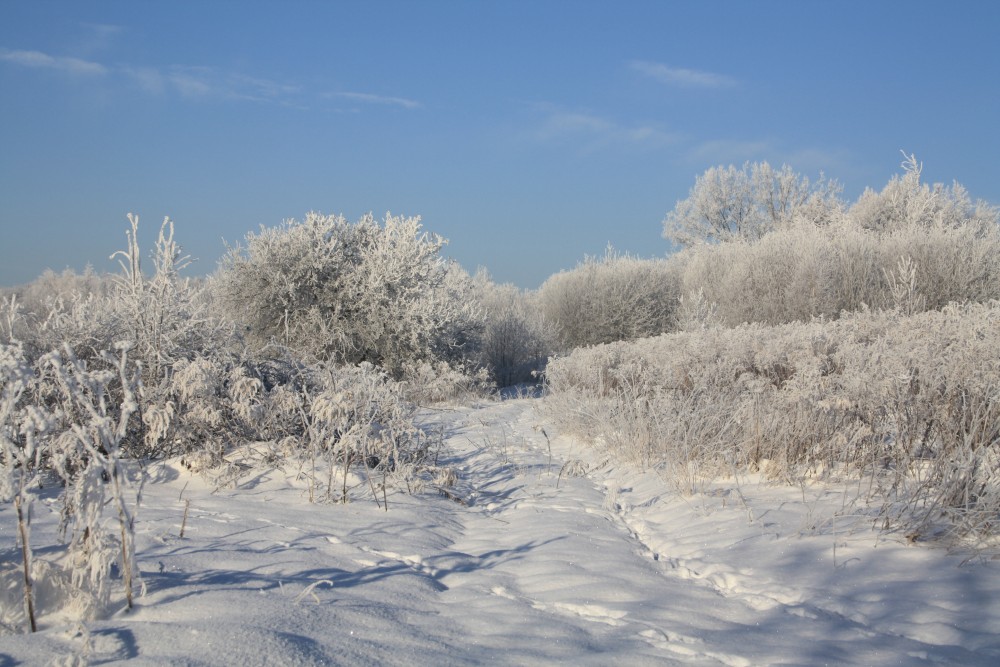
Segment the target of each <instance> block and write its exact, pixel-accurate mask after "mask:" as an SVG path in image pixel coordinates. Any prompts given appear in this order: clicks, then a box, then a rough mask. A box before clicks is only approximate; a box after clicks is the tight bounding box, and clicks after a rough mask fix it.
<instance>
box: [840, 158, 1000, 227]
mask: <svg viewBox="0 0 1000 667" xmlns="http://www.w3.org/2000/svg"><path fill="white" fill-rule="evenodd" d="M903 156H904V158H905V159H904V161H903V164H902V169H903V174H902V175H901V176H900V175H896V176H893V177H892V180H890V181H889V183H888V184H887V185H886V186H885V187H884V188H883V189H882V190H881V192H875V191H874V190H872V189H871V188H867V189H866V190H865V191H864V193H863V194H862V195H861V196H860V197H859V198H858V201H857V202H855V204H854V205H853V206H851V208H850V211H849V215H850V217H851V218H852V219H853V220H854V221H855V222H856V223H857V224H858V225H859V226H861V227H862V228H864V229H870V230H873V231H876V232H889V233H891V232H894V231H897V230H912V229H915V228H925V229H928V228H935V227H937V228H942V227H943V228H946V229H957V228H960V227H962V228H967V229H969V230H971V231H972V232H973V233H976V234H981V233H986V234H991V233H993V231H994V230H995V228H996V225H997V208H996V207H995V206H991V205H990V204H988V203H986V202H984V201H982V200H978V201H973V200H972V198H971V197H970V196H969V193H968V192H967V191H966V189H965V188H964V187H962V186H961V185H960V184H958V183H954V184H952V185H951V186H945V185H944V184H942V183H935V184H933V185H928V184H927V183H923V182H921V180H920V175H921V172H922V171H923V164H922V163H920V162H918V161H917V159H916V157H915V156H913V155H906V153H904V154H903Z"/></svg>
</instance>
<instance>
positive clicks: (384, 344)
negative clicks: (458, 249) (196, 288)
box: [215, 213, 478, 377]
mask: <svg viewBox="0 0 1000 667" xmlns="http://www.w3.org/2000/svg"><path fill="white" fill-rule="evenodd" d="M444 243H445V242H444V240H443V239H441V238H440V237H437V236H432V235H429V234H427V233H425V232H422V231H421V225H420V220H419V218H403V217H394V216H391V215H386V217H385V220H384V221H383V222H382V223H381V224H380V223H379V222H377V221H376V220H375V219H374V218H373V217H372V216H371V215H367V216H365V217H363V218H362V219H361V220H359V221H358V222H356V223H354V224H351V223H348V222H347V220H346V219H345V218H343V217H342V216H324V215H320V214H318V213H309V214H308V215H307V216H306V218H305V220H304V221H302V222H296V221H294V220H288V221H286V222H284V223H283V224H282V225H280V226H279V227H274V228H270V229H267V228H262V229H261V231H260V233H258V234H253V233H251V234H248V235H247V237H246V246H245V248H234V249H232V250H230V252H229V254H228V255H227V256H226V257H225V258H224V260H223V264H222V267H221V270H220V272H219V275H218V276H217V277H216V281H215V285H216V289H217V292H218V294H219V296H220V299H221V301H222V303H223V304H224V305H225V307H226V309H227V312H228V313H229V314H230V316H231V317H232V318H233V319H234V320H235V321H238V322H242V323H244V324H245V327H246V330H247V334H248V336H249V337H250V339H251V340H252V341H254V342H255V343H256V344H258V345H265V344H268V343H270V342H278V343H280V344H282V345H285V346H288V347H291V348H293V349H295V350H297V351H299V352H301V353H303V354H306V355H308V356H311V357H313V358H315V359H319V360H330V361H334V362H337V363H346V364H357V363H362V362H370V363H373V364H376V365H379V366H382V367H383V368H386V369H387V370H389V371H390V372H391V373H392V374H393V375H395V376H397V377H398V376H399V375H400V373H401V372H402V368H403V365H404V363H406V362H414V361H429V360H437V359H444V360H448V361H450V360H454V359H459V358H461V356H462V354H463V346H464V344H465V343H466V342H467V341H468V340H469V339H471V338H474V337H475V335H476V332H475V329H476V327H477V326H478V323H477V318H476V317H475V313H474V311H473V310H472V309H473V307H474V303H473V302H472V301H471V300H470V299H468V298H466V297H467V295H468V290H469V289H470V288H471V287H470V278H469V277H468V275H466V274H464V272H463V271H461V269H459V268H458V267H457V266H456V265H454V264H450V263H448V262H446V261H445V260H444V259H443V258H442V257H441V248H442V247H443V245H444Z"/></svg>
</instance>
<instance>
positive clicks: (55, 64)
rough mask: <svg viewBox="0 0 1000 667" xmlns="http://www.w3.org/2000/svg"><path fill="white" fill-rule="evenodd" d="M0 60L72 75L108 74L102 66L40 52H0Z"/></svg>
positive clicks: (106, 69) (3, 50) (87, 61)
mask: <svg viewBox="0 0 1000 667" xmlns="http://www.w3.org/2000/svg"><path fill="white" fill-rule="evenodd" d="M0 60H2V61H4V62H8V63H11V64H14V65H19V66H21V67H32V68H39V69H53V70H58V71H61V72H66V73H67V74H72V75H81V76H102V75H104V74H107V73H108V68H107V67H105V66H104V65H102V64H100V63H96V62H92V61H89V60H82V59H80V58H70V57H66V56H53V55H49V54H48V53H42V52H41V51H11V50H7V49H2V50H0Z"/></svg>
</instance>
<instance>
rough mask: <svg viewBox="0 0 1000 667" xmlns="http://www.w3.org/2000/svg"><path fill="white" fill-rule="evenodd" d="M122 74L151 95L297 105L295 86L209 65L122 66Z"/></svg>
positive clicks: (296, 87) (297, 93) (297, 92)
mask: <svg viewBox="0 0 1000 667" xmlns="http://www.w3.org/2000/svg"><path fill="white" fill-rule="evenodd" d="M120 71H121V73H122V74H124V75H125V76H127V77H128V78H129V79H130V80H131V81H132V82H133V83H134V84H136V85H138V86H139V88H141V89H142V90H143V91H145V92H147V93H149V94H151V95H164V94H168V93H176V94H177V95H180V96H181V97H185V98H206V99H207V98H216V99H228V100H243V101H250V102H271V103H276V104H287V105H293V104H297V102H296V100H297V98H298V95H299V93H300V92H301V91H300V89H299V88H298V86H293V85H289V84H284V83H279V82H276V81H271V80H269V79H262V78H260V77H252V76H246V75H244V74H234V73H231V72H223V71H220V70H218V69H216V68H213V67H192V66H180V65H175V66H173V67H169V68H167V69H165V70H159V69H156V68H153V67H131V66H122V67H121V68H120Z"/></svg>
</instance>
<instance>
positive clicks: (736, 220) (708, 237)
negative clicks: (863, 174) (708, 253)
mask: <svg viewBox="0 0 1000 667" xmlns="http://www.w3.org/2000/svg"><path fill="white" fill-rule="evenodd" d="M840 190H841V188H840V186H839V185H838V184H837V183H836V182H835V181H829V180H826V179H825V178H823V177H821V178H820V179H819V180H818V181H817V182H815V183H811V182H810V181H809V179H808V178H806V177H805V176H800V175H799V174H796V173H795V172H793V171H792V169H791V168H790V167H788V166H787V165H784V166H782V167H781V169H774V168H773V167H772V166H771V165H769V164H768V163H767V162H754V163H750V162H747V163H745V164H744V165H743V167H742V168H741V169H737V168H736V167H735V166H733V165H729V166H728V167H722V166H719V167H712V168H711V169H709V170H708V171H706V172H705V173H704V174H702V175H701V176H699V177H697V178H696V179H695V184H694V186H693V187H692V188H691V191H690V193H689V194H688V197H687V199H682V200H681V201H679V202H677V205H676V207H675V208H674V210H673V211H671V212H670V213H668V214H667V217H666V218H665V219H664V221H663V236H664V238H666V239H667V240H669V241H671V242H673V243H675V244H677V245H680V246H690V245H695V244H698V243H705V242H716V241H727V240H730V239H737V238H738V239H745V240H749V241H754V240H757V239H759V238H761V237H762V236H764V235H765V234H767V233H768V232H770V231H771V230H773V229H775V228H777V227H779V226H781V225H782V224H784V223H786V222H788V221H790V220H791V219H792V217H793V216H795V215H799V216H804V217H806V218H808V219H810V220H812V221H813V222H815V223H817V224H823V223H825V222H827V221H828V220H830V219H831V217H833V216H835V214H836V213H837V212H838V211H840V209H841V208H842V205H841V202H840V200H839V194H840Z"/></svg>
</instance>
